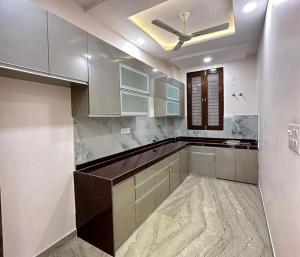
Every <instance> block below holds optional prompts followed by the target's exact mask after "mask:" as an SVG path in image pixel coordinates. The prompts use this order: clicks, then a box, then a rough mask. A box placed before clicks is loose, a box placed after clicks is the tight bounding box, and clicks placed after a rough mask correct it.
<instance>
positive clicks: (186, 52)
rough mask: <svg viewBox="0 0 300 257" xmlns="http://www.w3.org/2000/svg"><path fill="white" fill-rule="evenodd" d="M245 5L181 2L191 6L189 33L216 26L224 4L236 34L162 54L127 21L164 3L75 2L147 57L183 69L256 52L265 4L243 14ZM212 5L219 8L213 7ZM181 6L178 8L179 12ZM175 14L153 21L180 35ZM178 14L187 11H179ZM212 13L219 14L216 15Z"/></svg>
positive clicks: (239, 1)
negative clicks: (207, 59)
mask: <svg viewBox="0 0 300 257" xmlns="http://www.w3.org/2000/svg"><path fill="white" fill-rule="evenodd" d="M249 1H254V0H232V3H231V0H218V1H215V0H213V1H212V0H183V1H182V2H183V3H187V4H186V6H193V9H192V10H188V11H190V12H191V16H190V20H189V21H188V25H187V26H188V27H189V28H190V30H192V31H193V30H198V29H199V28H205V27H210V26H214V25H216V23H219V22H220V21H221V20H222V19H224V17H225V16H226V15H227V14H228V11H229V10H228V4H229V3H230V6H232V8H233V14H234V19H235V29H236V33H235V34H234V35H229V36H226V37H222V38H216V39H212V40H209V41H205V42H200V43H197V44H193V45H189V46H185V47H183V48H181V49H180V50H179V51H177V52H173V51H165V50H163V48H162V47H161V46H160V45H159V44H158V43H157V42H156V41H154V40H153V39H152V38H151V37H150V36H149V35H148V34H146V33H145V32H143V31H142V30H141V29H139V28H138V27H137V26H136V25H135V24H133V23H132V22H131V21H130V20H129V19H128V17H130V16H132V15H134V14H138V13H140V12H142V11H145V10H147V9H150V8H152V7H154V6H157V5H159V4H161V3H163V2H166V0H76V2H78V3H79V4H80V5H81V6H82V7H83V8H84V9H85V10H86V11H87V12H88V13H89V14H90V15H92V16H94V17H95V18H96V19H98V20H99V21H101V22H102V23H104V24H105V25H106V26H107V27H109V28H110V29H112V30H114V31H116V32H117V33H119V34H120V35H121V36H123V37H124V38H125V39H127V40H128V41H130V42H132V43H134V44H136V45H137V46H138V47H140V48H141V49H143V50H144V51H146V52H148V53H150V54H151V55H153V56H155V57H157V58H159V59H163V60H165V61H167V62H169V63H172V64H174V65H176V66H178V67H180V68H183V69H187V68H191V67H195V66H200V65H202V64H203V62H202V59H203V57H204V56H207V55H209V56H211V57H212V58H213V63H218V62H225V61H229V60H234V59H239V58H243V57H245V56H247V55H248V54H253V53H256V52H257V48H258V43H259V38H260V34H261V30H262V27H263V23H264V18H265V12H266V6H267V2H268V0H256V2H257V4H258V6H257V9H256V10H255V11H254V12H252V13H249V14H245V13H243V12H242V9H243V6H244V5H245V4H246V3H248V2H249ZM216 2H219V4H218V5H216ZM184 6H185V5H183V6H182V5H181V8H184ZM216 6H219V7H220V6H223V7H224V15H223V16H224V17H221V14H220V9H218V8H217V7H216ZM216 9H218V10H216ZM221 9H222V8H221ZM178 10H179V9H178V8H170V11H169V13H167V14H166V12H165V11H161V12H160V11H157V18H158V19H160V20H162V21H164V22H168V24H169V25H171V26H174V27H175V28H177V29H178V30H180V31H181V30H182V29H181V28H180V20H179V18H178V20H177V19H176V16H177V15H178ZM182 11H187V10H184V9H183V10H182ZM216 11H218V12H219V15H217V13H216ZM172 17H173V18H172ZM165 33H168V32H165ZM139 38H143V39H145V44H143V45H138V44H137V43H136V41H137V40H138V39H139Z"/></svg>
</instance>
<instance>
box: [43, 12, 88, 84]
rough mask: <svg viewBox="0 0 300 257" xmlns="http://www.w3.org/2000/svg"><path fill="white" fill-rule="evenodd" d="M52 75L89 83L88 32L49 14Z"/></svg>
mask: <svg viewBox="0 0 300 257" xmlns="http://www.w3.org/2000/svg"><path fill="white" fill-rule="evenodd" d="M48 37H49V66H50V67H49V68H50V73H51V74H54V75H59V76H62V77H66V78H70V79H76V80H80V81H86V82H87V81H88V64H87V60H88V54H87V48H88V46H87V32H85V31H83V30H81V29H80V28H78V27H76V26H74V25H73V24H71V23H69V22H67V21H65V20H64V19H62V18H60V17H58V16H56V15H54V14H51V13H48Z"/></svg>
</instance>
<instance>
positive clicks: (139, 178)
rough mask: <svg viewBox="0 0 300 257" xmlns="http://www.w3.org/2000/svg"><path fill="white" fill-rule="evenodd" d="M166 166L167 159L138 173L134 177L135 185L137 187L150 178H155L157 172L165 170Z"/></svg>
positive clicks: (167, 163)
mask: <svg viewBox="0 0 300 257" xmlns="http://www.w3.org/2000/svg"><path fill="white" fill-rule="evenodd" d="M168 166H169V158H165V159H164V160H162V161H160V162H158V163H156V164H154V165H152V166H150V167H149V168H147V169H145V170H143V171H141V172H140V173H138V174H136V175H135V185H137V186H138V185H139V184H142V183H143V182H144V181H145V180H147V179H149V178H150V177H152V176H155V174H156V173H157V172H159V171H160V170H162V169H164V168H167V167H168Z"/></svg>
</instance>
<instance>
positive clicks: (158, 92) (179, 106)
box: [154, 77, 185, 117]
mask: <svg viewBox="0 0 300 257" xmlns="http://www.w3.org/2000/svg"><path fill="white" fill-rule="evenodd" d="M184 105H185V101H184V84H183V83H181V82H179V81H177V80H175V79H172V78H168V77H161V78H156V79H155V80H154V116H155V117H165V116H184Z"/></svg>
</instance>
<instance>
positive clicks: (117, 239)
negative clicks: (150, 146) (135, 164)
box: [113, 152, 181, 250]
mask: <svg viewBox="0 0 300 257" xmlns="http://www.w3.org/2000/svg"><path fill="white" fill-rule="evenodd" d="M180 163H181V153H180V152H177V153H175V154H173V155H171V156H170V157H168V158H165V159H164V160H162V161H160V162H159V163H156V164H154V165H152V166H150V167H149V168H147V169H145V170H143V171H141V172H139V173H138V174H136V175H135V176H134V177H131V178H129V179H127V180H125V181H124V182H122V183H120V184H118V185H116V186H114V187H113V222H114V224H113V226H114V246H115V250H116V249H118V248H119V247H120V245H121V244H122V243H123V242H124V241H125V240H126V239H127V238H128V237H129V236H130V234H132V232H133V231H134V230H135V229H136V228H137V227H138V226H140V225H141V224H142V223H143V222H144V221H145V220H146V219H147V218H148V217H149V215H150V214H151V213H153V212H154V210H155V209H156V208H157V207H158V206H159V205H160V204H161V203H162V202H163V201H164V200H165V199H166V198H167V197H168V196H169V194H170V192H172V191H173V190H174V189H175V188H176V187H178V186H179V184H180V170H181V165H180Z"/></svg>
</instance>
